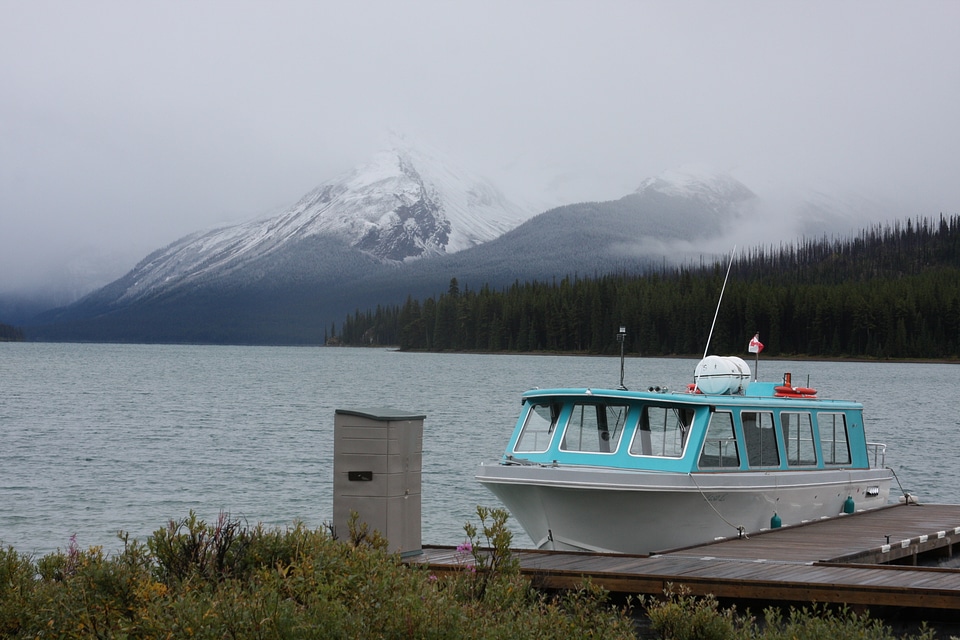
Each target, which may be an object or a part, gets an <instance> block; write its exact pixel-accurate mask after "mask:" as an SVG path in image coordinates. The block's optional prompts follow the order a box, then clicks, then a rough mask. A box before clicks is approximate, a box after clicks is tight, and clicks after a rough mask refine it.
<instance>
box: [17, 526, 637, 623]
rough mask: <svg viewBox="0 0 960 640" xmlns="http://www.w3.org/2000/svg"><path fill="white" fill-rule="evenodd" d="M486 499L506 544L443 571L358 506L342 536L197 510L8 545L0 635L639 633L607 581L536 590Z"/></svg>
mask: <svg viewBox="0 0 960 640" xmlns="http://www.w3.org/2000/svg"><path fill="white" fill-rule="evenodd" d="M478 513H479V514H480V515H481V527H480V530H481V531H482V532H484V533H483V535H484V539H489V540H490V541H496V543H497V545H498V546H496V547H493V548H491V549H489V550H482V549H479V548H476V554H477V555H476V556H475V557H474V556H473V555H472V552H471V554H470V558H471V559H470V561H465V563H464V565H463V566H462V568H461V569H462V570H460V571H457V572H456V573H455V574H454V575H452V576H447V577H442V578H441V577H438V576H435V575H432V574H431V573H430V572H429V571H428V569H427V568H425V567H419V566H415V565H407V564H405V563H403V562H402V561H401V559H400V557H399V556H398V555H396V554H390V553H388V552H387V550H386V541H385V540H384V539H383V538H382V537H381V536H380V535H379V534H378V533H377V532H375V531H374V532H372V533H370V532H368V531H367V529H366V527H365V526H364V525H362V524H360V523H357V521H356V518H353V520H352V522H351V526H350V532H349V535H348V538H347V539H346V540H338V539H336V538H335V537H334V536H333V535H332V534H331V532H330V531H329V530H326V529H321V530H316V531H311V530H308V529H306V528H305V527H304V526H303V525H302V524H299V523H298V524H295V525H294V526H292V527H289V528H286V529H266V528H264V527H262V526H260V525H258V526H256V527H254V528H250V527H246V526H244V525H242V523H240V522H238V521H235V520H231V519H230V518H229V517H227V516H225V515H221V517H220V518H219V519H218V520H217V522H215V523H213V524H207V523H205V522H203V521H202V520H201V519H199V518H197V516H196V514H194V513H191V514H190V515H189V516H188V517H187V518H184V519H183V520H180V521H173V522H170V523H168V525H167V526H166V527H164V528H162V529H159V530H158V531H156V532H155V533H154V534H153V535H152V536H150V538H149V539H148V540H147V542H146V543H145V544H140V543H137V542H135V541H133V542H131V541H130V540H129V539H128V537H127V536H126V535H125V534H121V539H122V540H123V541H124V549H123V551H122V552H120V553H119V554H117V555H116V556H114V557H108V556H106V555H105V554H104V553H103V552H102V550H101V549H100V548H97V547H92V548H90V549H87V550H83V549H81V548H80V547H79V546H78V545H77V543H76V541H75V540H71V543H70V546H69V547H68V549H67V550H66V551H63V552H61V551H58V552H56V553H53V554H50V555H47V556H44V557H42V558H40V559H39V560H37V561H36V562H34V561H32V560H31V559H30V558H28V557H25V556H22V555H19V554H17V553H16V552H15V551H14V550H13V549H12V548H11V549H6V550H3V551H0V637H2V638H38V637H43V638H211V639H212V638H217V639H221V638H344V639H348V638H349V639H353V638H359V637H376V638H479V639H486V638H534V637H535V638H547V639H550V638H557V639H560V638H590V637H593V638H601V637H602V638H632V637H635V636H634V633H633V622H632V619H631V618H630V617H629V616H628V615H627V612H626V611H621V610H617V609H613V608H611V607H610V606H609V605H608V604H607V603H606V594H605V593H604V592H602V591H601V590H599V589H594V588H591V587H584V589H582V590H579V591H576V592H572V593H570V594H566V595H565V596H563V597H559V598H548V597H546V596H544V595H542V594H540V593H538V592H536V591H535V590H533V589H532V588H531V587H530V585H529V582H527V581H526V580H525V579H523V578H522V577H521V576H520V573H519V567H518V565H517V564H516V562H515V561H514V560H513V559H512V557H511V556H510V553H509V536H506V537H505V536H504V531H506V527H505V525H504V523H505V520H506V514H505V513H504V512H501V511H488V510H478ZM474 531H476V530H474ZM476 558H479V559H482V562H481V563H477V560H476ZM475 563H476V564H475ZM478 564H479V568H477V566H478Z"/></svg>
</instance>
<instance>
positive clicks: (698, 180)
mask: <svg viewBox="0 0 960 640" xmlns="http://www.w3.org/2000/svg"><path fill="white" fill-rule="evenodd" d="M636 193H639V194H653V193H659V194H662V195H666V196H673V197H678V196H679V197H686V198H694V199H697V200H702V201H706V202H710V203H717V202H724V203H728V204H729V203H732V202H742V201H745V200H750V199H752V198H754V197H756V196H755V194H754V193H753V192H752V191H751V190H750V189H748V188H747V186H746V185H744V184H743V183H742V182H740V181H739V180H737V179H736V178H734V177H732V176H730V175H728V174H725V173H722V172H718V171H715V170H714V169H712V168H711V167H708V166H706V165H700V164H686V165H682V166H680V167H678V168H676V169H670V170H668V171H664V172H663V173H661V174H660V175H658V176H654V177H652V178H647V179H646V180H644V181H643V182H642V183H641V184H640V186H639V187H638V188H637V190H636Z"/></svg>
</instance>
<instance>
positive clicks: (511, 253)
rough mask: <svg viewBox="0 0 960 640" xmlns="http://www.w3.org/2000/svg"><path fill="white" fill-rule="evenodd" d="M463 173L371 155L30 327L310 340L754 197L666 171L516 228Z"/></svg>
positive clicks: (672, 229) (598, 251)
mask: <svg viewBox="0 0 960 640" xmlns="http://www.w3.org/2000/svg"><path fill="white" fill-rule="evenodd" d="M415 161H416V164H414V162H415ZM463 175H464V174H463V173H461V172H458V171H456V170H454V169H451V168H450V166H449V165H445V164H442V163H436V162H434V163H433V164H431V162H430V161H427V160H424V159H423V157H422V156H419V157H418V156H417V155H416V154H413V153H402V152H392V153H390V154H386V155H382V156H380V157H379V159H378V160H377V161H376V162H374V163H372V164H370V165H366V166H365V167H363V168H361V169H358V170H357V171H355V172H353V173H351V174H350V175H349V176H347V177H345V178H341V179H338V180H334V181H330V182H328V183H325V184H324V185H321V186H320V187H318V188H317V189H315V190H314V191H312V192H311V193H310V194H308V195H307V196H305V197H304V198H303V199H301V200H300V202H298V203H297V204H296V205H294V206H293V207H291V208H290V209H289V210H287V211H286V212H284V213H283V214H281V215H279V216H274V217H271V218H267V219H264V220H260V221H254V222H251V223H248V224H246V225H240V226H237V227H231V228H227V229H220V230H215V231H212V232H207V233H198V234H194V235H192V236H188V237H187V238H184V239H182V240H180V241H178V242H176V243H174V244H173V245H170V246H169V247H166V248H164V249H161V250H159V251H157V252H154V253H153V254H151V255H150V256H148V257H147V258H146V259H145V260H143V261H142V262H141V263H140V264H139V265H137V267H136V268H135V269H134V270H133V271H131V272H130V273H129V274H127V275H126V276H124V277H123V278H121V279H119V280H117V281H116V282H114V283H111V284H110V285H108V286H106V287H104V288H102V289H100V290H99V291H96V292H94V293H93V294H91V295H89V296H87V297H86V298H84V299H82V300H80V301H79V302H77V303H75V304H73V305H71V306H68V307H66V308H63V309H58V310H55V311H53V312H50V313H47V314H44V315H42V316H41V317H38V318H37V319H36V321H35V322H34V323H32V326H29V327H28V328H29V331H28V334H29V335H30V336H31V338H34V339H48V340H52V339H68V340H123V341H142V342H231V343H243V344H248V343H266V344H305V343H307V344H309V343H314V344H315V343H320V342H322V341H323V339H324V337H325V335H326V332H327V328H328V327H329V326H330V324H331V323H332V322H336V323H339V322H341V321H342V320H343V318H344V317H345V316H346V315H347V314H349V313H352V312H354V311H355V310H357V309H367V308H371V307H374V306H376V305H377V304H392V303H397V302H402V301H403V300H404V299H406V297H407V296H414V297H423V296H427V295H432V294H435V293H437V292H439V291H443V290H445V289H446V287H447V285H448V283H449V281H450V279H451V278H454V277H456V278H458V279H459V280H460V281H461V282H462V283H463V284H465V285H470V286H475V287H479V286H481V285H483V284H490V285H491V286H502V285H505V284H509V283H511V282H513V281H514V280H516V279H519V280H530V279H549V278H551V277H563V276H565V275H573V274H576V273H579V274H582V275H594V274H596V273H603V272H609V271H624V270H630V271H634V270H638V269H642V268H644V267H645V266H647V265H649V264H651V263H654V262H656V263H659V262H660V261H661V260H662V259H664V257H665V256H666V255H667V253H668V250H667V249H665V247H666V246H667V245H669V244H670V243H675V242H694V241H698V240H703V239H705V238H710V237H713V236H716V235H717V234H719V233H720V231H721V230H722V229H723V228H725V227H726V226H728V225H729V224H730V223H731V221H732V220H734V219H736V218H737V216H739V215H740V213H741V210H742V208H743V207H744V205H745V203H748V202H749V201H750V199H751V198H752V194H751V193H750V191H749V190H748V189H747V188H746V187H744V186H743V185H742V184H740V183H738V182H736V181H733V180H732V179H727V178H723V179H719V178H717V177H716V176H706V177H703V176H701V177H700V178H698V179H696V180H693V179H690V177H689V176H687V178H685V179H684V180H682V181H680V180H678V179H675V178H674V179H666V178H664V179H662V180H660V181H659V182H657V181H655V182H649V181H648V182H646V183H644V185H641V188H640V189H638V190H637V191H636V192H635V193H632V194H629V195H627V196H625V197H623V198H621V199H619V200H615V201H612V202H599V203H597V202H594V203H583V204H577V205H568V206H564V207H559V208H556V209H553V210H550V211H547V212H544V213H542V214H540V215H538V216H536V217H534V218H532V219H530V220H528V221H527V222H525V223H523V224H520V225H519V226H515V223H516V222H517V221H518V220H519V219H520V217H521V213H520V212H519V211H518V208H516V207H514V206H512V205H510V204H509V202H507V201H506V200H505V199H504V198H503V197H502V196H500V195H499V193H498V192H497V191H496V189H495V188H494V187H492V186H490V185H486V184H485V183H483V182H477V181H471V180H468V179H465V178H464V177H463ZM427 176H430V177H427ZM680 187H682V188H680ZM511 226H515V228H512V229H511V228H510V227H511ZM506 229H510V230H508V231H506V232H504V230H506ZM495 234H496V236H498V237H495ZM420 258H429V259H420Z"/></svg>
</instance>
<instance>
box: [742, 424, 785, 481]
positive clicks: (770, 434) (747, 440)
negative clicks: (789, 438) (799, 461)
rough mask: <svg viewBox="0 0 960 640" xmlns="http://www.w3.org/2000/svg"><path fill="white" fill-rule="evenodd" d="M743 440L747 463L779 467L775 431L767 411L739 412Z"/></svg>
mask: <svg viewBox="0 0 960 640" xmlns="http://www.w3.org/2000/svg"><path fill="white" fill-rule="evenodd" d="M740 422H741V424H742V425H743V442H744V444H745V445H746V447H747V464H749V465H750V466H751V467H779V466H780V452H779V451H778V450H777V431H776V429H774V428H773V414H772V413H771V412H769V411H744V412H742V413H741V414H740Z"/></svg>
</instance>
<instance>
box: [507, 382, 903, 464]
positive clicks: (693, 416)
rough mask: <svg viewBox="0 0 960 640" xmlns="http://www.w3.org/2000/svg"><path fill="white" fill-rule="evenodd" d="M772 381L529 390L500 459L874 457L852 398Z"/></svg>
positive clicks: (852, 460)
mask: <svg viewBox="0 0 960 640" xmlns="http://www.w3.org/2000/svg"><path fill="white" fill-rule="evenodd" d="M781 387H782V385H781V386H775V385H773V384H770V383H749V384H747V385H745V388H744V389H743V390H742V392H741V393H738V394H706V393H699V392H698V390H696V389H694V390H693V392H689V393H674V392H667V391H657V390H651V391H649V392H633V391H626V390H591V389H553V390H535V391H529V392H527V393H525V394H524V395H523V410H522V411H521V415H520V417H519V420H518V422H517V425H516V428H515V430H514V434H513V436H512V437H511V439H510V441H509V443H508V444H507V449H506V453H505V455H504V458H503V460H502V463H504V464H538V465H547V466H568V465H569V466H590V467H603V468H611V469H633V470H642V471H666V472H682V473H690V472H701V473H726V472H743V471H775V470H807V469H810V470H814V469H829V468H834V469H836V468H841V469H866V468H870V466H871V463H872V464H873V465H874V466H882V465H883V449H884V445H881V444H870V445H868V443H867V442H866V439H865V435H864V429H863V415H862V413H863V406H862V405H861V404H860V403H857V402H846V401H839V400H823V399H816V398H813V397H810V394H801V393H797V394H784V393H782V392H779V391H777V389H779V388H781ZM811 391H812V390H811ZM814 393H815V392H814Z"/></svg>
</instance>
